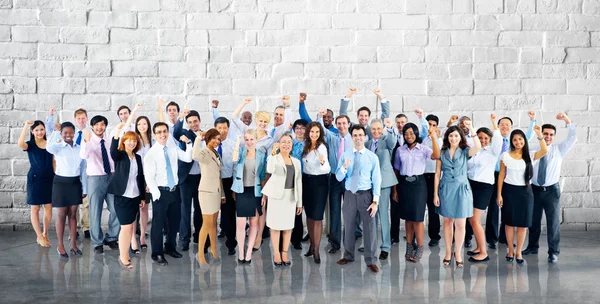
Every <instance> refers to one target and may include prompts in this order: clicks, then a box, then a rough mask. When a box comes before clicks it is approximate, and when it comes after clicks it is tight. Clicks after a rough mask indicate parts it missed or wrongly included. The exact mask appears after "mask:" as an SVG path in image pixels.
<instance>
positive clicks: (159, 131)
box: [154, 130, 169, 134]
mask: <svg viewBox="0 0 600 304" xmlns="http://www.w3.org/2000/svg"><path fill="white" fill-rule="evenodd" d="M154 133H155V134H165V133H169V131H168V130H158V131H156V132H154Z"/></svg>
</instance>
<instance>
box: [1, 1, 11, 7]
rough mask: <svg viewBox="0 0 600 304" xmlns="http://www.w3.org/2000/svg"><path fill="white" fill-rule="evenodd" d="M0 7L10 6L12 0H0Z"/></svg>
mask: <svg viewBox="0 0 600 304" xmlns="http://www.w3.org/2000/svg"><path fill="white" fill-rule="evenodd" d="M0 8H12V0H0Z"/></svg>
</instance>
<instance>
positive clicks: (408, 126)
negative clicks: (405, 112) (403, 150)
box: [402, 116, 423, 145]
mask: <svg viewBox="0 0 600 304" xmlns="http://www.w3.org/2000/svg"><path fill="white" fill-rule="evenodd" d="M404 117H406V116H404ZM408 129H412V131H413V133H415V143H417V144H420V143H422V142H423V139H422V138H421V136H419V127H417V125H415V124H414V123H412V122H409V123H407V124H405V125H404V128H402V138H403V139H404V144H405V145H408V141H407V140H406V136H405V135H404V134H405V133H406V131H408Z"/></svg>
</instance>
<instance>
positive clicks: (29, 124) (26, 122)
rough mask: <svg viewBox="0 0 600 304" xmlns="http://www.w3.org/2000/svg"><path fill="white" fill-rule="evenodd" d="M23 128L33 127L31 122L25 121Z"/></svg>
mask: <svg viewBox="0 0 600 304" xmlns="http://www.w3.org/2000/svg"><path fill="white" fill-rule="evenodd" d="M25 126H26V127H31V126H33V120H27V121H25Z"/></svg>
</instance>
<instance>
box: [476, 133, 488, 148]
mask: <svg viewBox="0 0 600 304" xmlns="http://www.w3.org/2000/svg"><path fill="white" fill-rule="evenodd" d="M477 138H479V142H481V147H482V148H485V147H487V146H488V145H489V144H490V140H491V138H490V137H489V136H488V135H487V134H485V133H483V132H479V133H477Z"/></svg>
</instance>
